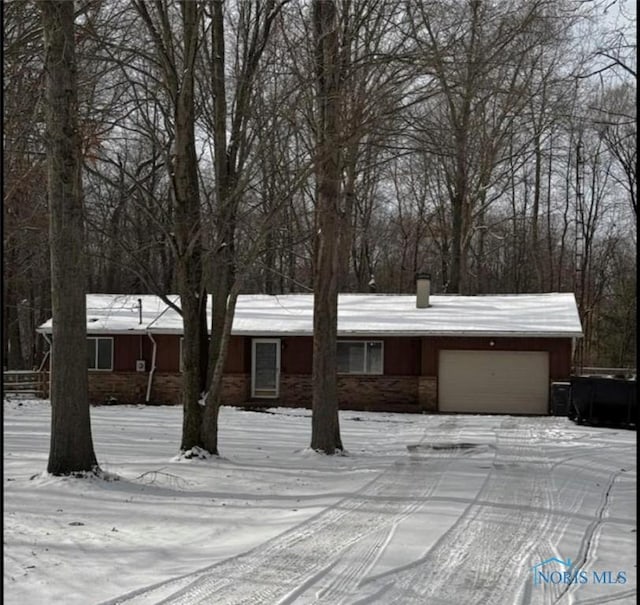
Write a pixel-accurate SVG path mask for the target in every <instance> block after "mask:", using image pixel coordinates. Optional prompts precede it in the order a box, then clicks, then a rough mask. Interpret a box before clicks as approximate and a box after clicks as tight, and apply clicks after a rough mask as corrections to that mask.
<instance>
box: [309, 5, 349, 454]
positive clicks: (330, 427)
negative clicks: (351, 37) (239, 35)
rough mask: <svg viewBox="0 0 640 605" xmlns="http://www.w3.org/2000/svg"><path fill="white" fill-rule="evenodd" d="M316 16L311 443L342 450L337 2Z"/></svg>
mask: <svg viewBox="0 0 640 605" xmlns="http://www.w3.org/2000/svg"><path fill="white" fill-rule="evenodd" d="M313 20H314V23H313V25H314V33H315V48H316V78H317V95H318V97H317V98H318V110H319V111H318V113H319V128H318V135H317V136H318V140H317V145H316V154H317V155H316V182H317V199H316V239H315V249H314V256H315V262H314V276H313V278H314V279H313V289H314V302H313V372H312V390H313V394H312V407H313V412H312V414H313V415H312V421H311V447H312V448H313V449H314V450H318V451H322V452H324V453H326V454H334V453H335V452H336V450H342V440H341V438H340V424H339V419H338V386H337V330H338V279H339V274H340V263H339V254H338V252H339V245H340V223H341V219H340V215H339V207H340V177H341V162H340V157H341V153H340V141H339V135H340V126H339V112H340V92H341V82H340V80H341V77H340V76H341V74H340V66H339V45H338V31H337V20H336V6H335V3H334V2H333V1H332V0H314V2H313Z"/></svg>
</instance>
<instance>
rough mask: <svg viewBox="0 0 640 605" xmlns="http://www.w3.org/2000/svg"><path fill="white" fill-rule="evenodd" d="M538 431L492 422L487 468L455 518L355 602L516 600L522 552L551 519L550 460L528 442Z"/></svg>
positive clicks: (523, 574) (523, 423)
mask: <svg viewBox="0 0 640 605" xmlns="http://www.w3.org/2000/svg"><path fill="white" fill-rule="evenodd" d="M539 430H540V429H538V428H537V427H536V426H535V423H532V422H531V421H530V420H527V419H524V420H520V419H518V420H516V419H507V420H506V421H505V422H504V423H503V425H502V426H501V427H499V428H498V429H496V440H497V447H498V450H497V454H496V461H495V463H494V465H493V469H492V470H491V471H490V472H489V474H488V477H487V480H486V482H485V484H484V485H483V487H482V488H481V489H480V491H479V492H478V494H477V495H476V497H475V499H474V500H473V501H472V502H471V503H470V504H469V506H468V507H467V508H466V509H465V511H464V512H463V513H462V515H461V516H460V519H459V521H458V522H457V523H456V524H455V525H454V526H453V527H452V528H451V529H450V530H449V531H448V532H446V533H445V534H444V535H443V536H442V537H441V539H440V540H439V541H438V542H437V543H436V544H435V545H434V546H433V547H432V548H431V550H430V551H429V552H428V553H427V555H425V556H424V557H422V558H421V559H420V560H419V561H416V562H415V564H413V565H411V566H406V567H405V568H404V569H403V570H401V571H398V572H397V573H393V572H387V573H386V574H384V576H378V577H377V578H371V580H370V582H371V584H372V585H371V586H370V587H369V590H370V591H371V594H369V595H368V596H367V597H366V598H365V599H363V600H362V601H361V602H362V603H364V602H368V603H375V602H379V603H385V604H387V603H402V604H403V605H404V604H407V605H409V604H412V603H415V604H420V605H423V604H424V603H429V604H430V605H437V604H443V605H444V604H450V603H460V602H462V603H465V604H469V605H471V604H474V603H478V604H485V603H503V602H504V603H506V602H511V603H513V602H517V601H518V600H519V598H518V597H517V595H519V594H521V593H522V590H523V588H524V586H525V583H526V582H527V580H529V578H528V576H527V573H528V561H526V560H525V558H526V556H527V555H528V553H529V552H531V550H532V549H534V548H535V546H536V544H537V543H538V542H539V540H540V538H541V537H542V536H544V534H545V532H546V530H547V528H548V526H549V523H551V520H550V517H549V515H548V514H546V513H545V510H546V509H547V507H548V506H549V505H550V496H549V494H550V491H551V490H550V481H549V477H548V469H549V467H550V462H549V461H548V460H545V459H544V458H542V459H541V457H540V451H539V448H536V446H535V445H530V442H531V440H532V439H533V440H534V441H535V438H536V436H537V435H536V433H537V431H539ZM487 503H490V504H487ZM493 503H495V504H493ZM367 583H369V582H365V583H363V584H365V585H366V584H367ZM363 588H364V586H363Z"/></svg>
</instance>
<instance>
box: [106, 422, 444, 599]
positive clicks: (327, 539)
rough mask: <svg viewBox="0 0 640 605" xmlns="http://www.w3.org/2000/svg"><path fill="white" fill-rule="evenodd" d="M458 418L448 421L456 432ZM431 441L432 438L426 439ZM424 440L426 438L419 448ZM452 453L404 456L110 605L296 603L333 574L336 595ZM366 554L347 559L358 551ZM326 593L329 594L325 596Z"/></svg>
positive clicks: (421, 497) (422, 496)
mask: <svg viewBox="0 0 640 605" xmlns="http://www.w3.org/2000/svg"><path fill="white" fill-rule="evenodd" d="M454 424H455V423H453V422H451V421H448V424H447V425H446V426H445V427H443V428H445V429H448V430H447V433H446V435H447V437H448V438H449V439H451V438H452V437H454V438H455V431H453V434H452V432H451V430H452V429H454ZM423 440H424V438H423ZM419 445H420V444H418V446H419ZM451 460H452V458H450V457H448V458H444V457H443V458H441V459H438V460H433V461H429V462H427V461H425V460H424V459H417V458H410V459H409V460H402V461H398V462H396V463H395V464H394V465H393V466H392V467H391V468H389V469H387V470H385V471H383V472H382V473H381V474H380V475H378V477H376V478H375V479H374V480H372V481H371V482H370V483H369V484H367V485H365V486H364V487H363V488H361V489H360V490H359V491H358V492H357V493H356V494H354V495H353V496H350V497H348V498H345V499H343V500H341V501H340V502H338V503H337V504H335V505H333V506H331V507H329V508H328V509H326V510H325V511H323V512H322V513H319V514H318V515H316V516H315V517H313V518H311V519H310V520H307V521H306V522H304V523H302V524H301V525H299V526H297V527H295V528H293V529H292V530H289V531H288V532H285V533H284V534H282V535H280V536H278V537H276V538H274V539H272V540H270V541H268V542H266V543H265V544H263V545H261V546H258V547H257V548H255V549H253V550H251V551H249V552H248V553H245V554H242V555H239V556H237V557H233V558H231V559H228V560H225V561H222V562H220V563H218V564H216V565H213V566H211V567H210V568H207V569H205V570H201V571H200V572H196V573H194V574H191V575H188V576H184V577H182V578H176V579H174V580H170V581H168V582H163V583H161V584H158V585H155V586H153V587H150V588H149V589H147V590H139V591H135V592H134V593H130V594H129V595H123V596H122V597H120V598H117V599H113V600H111V601H109V602H107V603H105V604H104V605H116V604H124V603H130V604H134V603H161V604H166V605H169V604H172V605H178V604H183V605H196V604H198V603H208V604H210V603H216V605H231V604H234V603H242V604H243V605H250V604H252V603H254V604H260V605H273V604H275V603H282V604H284V603H289V602H292V600H293V599H296V598H297V597H298V596H299V595H300V594H302V593H304V591H305V590H306V589H307V588H309V587H311V586H313V585H314V584H316V583H317V582H320V581H321V580H322V579H323V578H325V577H327V576H329V575H330V574H331V572H332V570H333V569H334V568H335V569H336V572H335V574H334V576H335V577H334V576H331V581H330V582H329V586H328V588H327V590H328V594H329V595H331V594H333V593H334V592H335V593H336V594H337V593H338V592H344V589H341V588H340V584H341V583H342V585H343V586H349V587H351V586H353V585H354V584H356V583H357V581H359V579H360V577H361V575H362V574H363V573H365V572H366V571H367V569H369V568H370V566H371V565H372V564H373V562H374V560H375V557H376V556H377V554H378V553H379V552H381V548H383V547H384V545H385V544H386V542H387V535H388V534H389V532H391V531H392V530H393V528H394V527H395V526H396V525H397V523H398V522H399V521H400V520H401V519H403V518H405V517H406V516H407V515H409V514H411V513H412V512H414V511H415V510H417V509H418V508H420V507H422V506H423V505H424V502H425V500H426V498H427V497H428V496H429V495H430V494H431V493H432V492H433V490H434V489H435V487H436V485H437V483H436V482H434V481H433V479H432V476H433V477H437V478H439V477H441V476H442V474H443V471H444V470H445V468H446V467H447V466H448V465H449V464H450V463H451ZM358 549H359V550H360V555H361V556H362V557H363V559H360V558H359V557H357V558H356V559H355V560H353V561H352V562H350V563H348V564H345V563H344V562H342V563H341V564H339V559H340V558H341V557H342V556H343V555H344V554H345V553H347V552H349V551H350V550H358ZM323 598H324V597H323Z"/></svg>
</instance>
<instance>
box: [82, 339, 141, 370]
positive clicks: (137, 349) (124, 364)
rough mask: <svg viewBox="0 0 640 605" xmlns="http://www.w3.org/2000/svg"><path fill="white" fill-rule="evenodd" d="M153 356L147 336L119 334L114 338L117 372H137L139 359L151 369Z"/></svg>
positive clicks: (114, 362)
mask: <svg viewBox="0 0 640 605" xmlns="http://www.w3.org/2000/svg"><path fill="white" fill-rule="evenodd" d="M89 336H91V335H89ZM151 355H152V343H151V340H149V337H148V336H147V335H146V334H118V335H116V336H114V337H113V370H114V371H115V372H135V371H136V361H137V360H138V359H143V360H144V361H145V362H146V367H147V369H149V368H150V367H151Z"/></svg>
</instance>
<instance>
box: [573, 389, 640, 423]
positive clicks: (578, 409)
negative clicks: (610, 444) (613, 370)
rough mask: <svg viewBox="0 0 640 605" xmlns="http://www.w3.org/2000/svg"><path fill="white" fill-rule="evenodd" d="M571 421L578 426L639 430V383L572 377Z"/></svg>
mask: <svg viewBox="0 0 640 605" xmlns="http://www.w3.org/2000/svg"><path fill="white" fill-rule="evenodd" d="M568 415H569V418H571V420H574V421H575V422H577V423H578V424H590V425H594V426H622V427H627V428H635V427H636V416H637V402H636V381H635V380H626V379H624V378H614V377H608V376H572V377H571V397H570V406H569V414H568Z"/></svg>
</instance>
